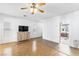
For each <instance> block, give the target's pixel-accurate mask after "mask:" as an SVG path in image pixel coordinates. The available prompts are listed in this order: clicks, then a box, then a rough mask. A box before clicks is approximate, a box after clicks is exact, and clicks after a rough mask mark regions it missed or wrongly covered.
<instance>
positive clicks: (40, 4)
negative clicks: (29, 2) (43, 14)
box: [38, 3, 46, 6]
mask: <svg viewBox="0 0 79 59" xmlns="http://www.w3.org/2000/svg"><path fill="white" fill-rule="evenodd" d="M38 5H39V6H43V5H46V3H39V4H38Z"/></svg>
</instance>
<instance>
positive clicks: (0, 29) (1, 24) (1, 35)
mask: <svg viewBox="0 0 79 59" xmlns="http://www.w3.org/2000/svg"><path fill="white" fill-rule="evenodd" d="M2 42H3V23H0V44H2Z"/></svg>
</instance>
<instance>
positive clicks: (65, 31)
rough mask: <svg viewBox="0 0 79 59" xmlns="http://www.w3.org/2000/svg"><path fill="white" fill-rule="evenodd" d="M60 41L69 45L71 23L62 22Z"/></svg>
mask: <svg viewBox="0 0 79 59" xmlns="http://www.w3.org/2000/svg"><path fill="white" fill-rule="evenodd" d="M60 43H61V44H66V45H69V24H63V23H60Z"/></svg>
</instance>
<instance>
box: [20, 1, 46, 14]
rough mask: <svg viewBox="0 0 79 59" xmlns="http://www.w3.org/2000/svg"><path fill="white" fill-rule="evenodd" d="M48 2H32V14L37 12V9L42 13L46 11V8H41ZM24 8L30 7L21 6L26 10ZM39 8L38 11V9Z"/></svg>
mask: <svg viewBox="0 0 79 59" xmlns="http://www.w3.org/2000/svg"><path fill="white" fill-rule="evenodd" d="M45 4H46V3H31V5H30V7H29V8H30V10H31V13H32V14H35V13H36V12H37V11H39V12H41V13H44V12H45V11H44V10H41V9H40V7H41V6H44V5H45ZM24 9H28V8H27V7H23V8H21V10H24ZM36 10H37V11H36Z"/></svg>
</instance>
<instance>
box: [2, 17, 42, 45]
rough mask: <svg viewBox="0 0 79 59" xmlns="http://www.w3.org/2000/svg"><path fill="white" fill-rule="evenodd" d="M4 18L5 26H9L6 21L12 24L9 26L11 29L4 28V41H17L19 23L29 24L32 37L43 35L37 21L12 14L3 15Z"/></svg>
mask: <svg viewBox="0 0 79 59" xmlns="http://www.w3.org/2000/svg"><path fill="white" fill-rule="evenodd" d="M3 19H4V21H3V27H4V28H5V27H7V26H6V24H5V23H9V24H10V26H8V27H9V28H10V29H9V30H6V29H3V34H4V35H3V39H1V40H2V43H7V42H13V41H17V32H18V26H19V25H25V26H29V32H30V38H36V37H40V36H41V34H40V33H39V32H41V31H40V30H39V26H38V23H36V22H33V21H29V20H25V19H20V18H16V17H10V16H3Z"/></svg>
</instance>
